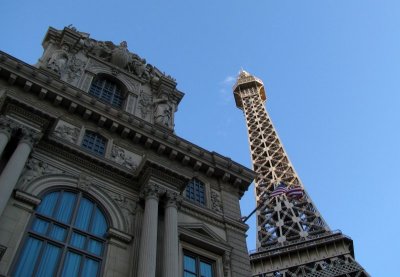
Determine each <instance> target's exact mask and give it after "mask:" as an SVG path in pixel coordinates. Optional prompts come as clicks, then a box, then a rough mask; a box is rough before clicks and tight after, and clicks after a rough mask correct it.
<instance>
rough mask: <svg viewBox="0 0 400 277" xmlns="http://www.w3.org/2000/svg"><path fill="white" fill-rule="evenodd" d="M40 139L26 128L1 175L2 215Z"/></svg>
mask: <svg viewBox="0 0 400 277" xmlns="http://www.w3.org/2000/svg"><path fill="white" fill-rule="evenodd" d="M38 139H39V134H38V133H36V132H32V131H26V130H24V131H23V137H22V139H21V140H20V142H19V144H18V146H17V148H16V149H15V151H14V153H13V154H12V156H11V158H10V160H9V161H8V162H7V165H6V167H5V168H4V170H3V172H2V173H1V175H0V215H1V214H2V213H3V211H4V208H5V207H6V205H7V201H8V199H9V198H10V196H11V194H12V192H13V190H14V188H15V185H16V184H17V181H18V179H19V177H20V175H21V173H22V170H23V169H24V166H25V163H26V161H27V160H28V157H29V154H30V153H31V151H32V148H33V145H34V143H35V142H36V141H38Z"/></svg>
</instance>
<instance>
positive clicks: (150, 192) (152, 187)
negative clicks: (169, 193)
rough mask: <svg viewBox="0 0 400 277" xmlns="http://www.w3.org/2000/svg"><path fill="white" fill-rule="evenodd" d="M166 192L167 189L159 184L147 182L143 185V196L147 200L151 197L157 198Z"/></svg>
mask: <svg viewBox="0 0 400 277" xmlns="http://www.w3.org/2000/svg"><path fill="white" fill-rule="evenodd" d="M164 192H165V189H164V188H162V187H161V186H159V185H157V184H147V185H145V186H144V187H143V189H142V191H141V196H142V197H143V198H145V199H146V200H147V199H149V198H153V199H156V200H157V201H158V200H159V198H160V195H161V194H162V193H164Z"/></svg>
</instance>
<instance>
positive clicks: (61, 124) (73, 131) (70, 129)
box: [54, 120, 80, 143]
mask: <svg viewBox="0 0 400 277" xmlns="http://www.w3.org/2000/svg"><path fill="white" fill-rule="evenodd" d="M79 132H80V130H79V128H77V127H75V126H74V125H72V124H69V123H68V122H65V121H62V120H59V121H58V122H57V126H56V128H55V130H54V135H55V136H56V137H59V138H61V139H63V140H66V141H68V142H71V143H76V142H77V140H78V136H79Z"/></svg>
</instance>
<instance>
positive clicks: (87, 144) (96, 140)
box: [82, 131, 107, 156]
mask: <svg viewBox="0 0 400 277" xmlns="http://www.w3.org/2000/svg"><path fill="white" fill-rule="evenodd" d="M106 143H107V140H106V138H105V137H103V136H102V135H99V134H98V133H95V132H92V131H86V132H85V135H84V136H83V140H82V147H83V148H85V149H87V150H89V151H90V152H93V153H95V154H99V155H102V156H103V155H104V153H105V151H106Z"/></svg>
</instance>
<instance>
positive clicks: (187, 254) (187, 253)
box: [182, 249, 217, 277]
mask: <svg viewBox="0 0 400 277" xmlns="http://www.w3.org/2000/svg"><path fill="white" fill-rule="evenodd" d="M182 257H183V259H182V275H183V276H185V273H186V272H188V273H190V274H195V275H196V277H201V275H200V274H201V272H200V265H201V263H202V262H203V263H207V264H210V265H211V274H212V275H211V277H216V276H217V275H216V263H217V261H215V260H213V259H210V258H208V257H205V256H203V255H200V254H197V253H195V252H192V251H189V250H186V249H183V254H182ZM185 257H191V258H193V259H194V260H195V267H196V272H194V273H193V272H189V271H187V270H186V269H185Z"/></svg>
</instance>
